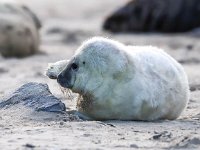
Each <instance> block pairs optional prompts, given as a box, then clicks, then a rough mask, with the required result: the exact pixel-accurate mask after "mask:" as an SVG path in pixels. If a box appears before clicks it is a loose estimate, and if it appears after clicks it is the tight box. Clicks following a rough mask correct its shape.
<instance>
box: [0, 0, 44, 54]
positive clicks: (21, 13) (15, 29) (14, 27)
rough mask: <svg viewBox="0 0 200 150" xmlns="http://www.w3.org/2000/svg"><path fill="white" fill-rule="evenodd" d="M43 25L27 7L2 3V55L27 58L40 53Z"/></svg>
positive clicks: (0, 40) (0, 20) (0, 7)
mask: <svg viewBox="0 0 200 150" xmlns="http://www.w3.org/2000/svg"><path fill="white" fill-rule="evenodd" d="M40 27H41V23H40V21H39V19H38V18H37V16H36V15H35V14H34V13H33V12H32V11H31V10H30V9H29V8H28V7H26V6H21V5H18V4H17V3H3V2H0V54H2V55H3V56H4V57H25V56H29V55H32V54H35V53H37V52H38V48H39V44H40V38H39V28H40Z"/></svg>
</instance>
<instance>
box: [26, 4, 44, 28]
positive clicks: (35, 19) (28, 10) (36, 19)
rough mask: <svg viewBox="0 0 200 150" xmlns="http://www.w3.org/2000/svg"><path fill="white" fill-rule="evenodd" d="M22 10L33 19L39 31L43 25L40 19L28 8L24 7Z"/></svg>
mask: <svg viewBox="0 0 200 150" xmlns="http://www.w3.org/2000/svg"><path fill="white" fill-rule="evenodd" d="M22 9H23V10H24V11H25V12H26V13H27V14H28V15H29V16H30V17H31V18H32V19H33V22H34V24H35V26H36V27H37V29H40V28H41V27H42V24H41V22H40V20H39V18H38V17H37V16H36V14H35V13H34V12H32V11H31V10H30V9H29V8H28V7H26V6H22Z"/></svg>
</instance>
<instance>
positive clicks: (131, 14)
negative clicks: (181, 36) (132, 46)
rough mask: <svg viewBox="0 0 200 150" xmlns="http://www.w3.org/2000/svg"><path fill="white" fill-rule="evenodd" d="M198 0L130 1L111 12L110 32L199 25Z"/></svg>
mask: <svg viewBox="0 0 200 150" xmlns="http://www.w3.org/2000/svg"><path fill="white" fill-rule="evenodd" d="M199 8H200V1H199V0H132V1H130V2H129V3H128V4H127V5H125V6H124V7H122V8H120V9H118V10H117V11H116V12H114V13H113V14H112V15H110V16H109V17H108V18H107V19H106V21H105V23H104V25H103V28H104V29H105V30H108V31H111V32H141V31H142V32H145V31H159V32H184V31H189V30H191V29H194V28H196V27H199V26H200V9H199Z"/></svg>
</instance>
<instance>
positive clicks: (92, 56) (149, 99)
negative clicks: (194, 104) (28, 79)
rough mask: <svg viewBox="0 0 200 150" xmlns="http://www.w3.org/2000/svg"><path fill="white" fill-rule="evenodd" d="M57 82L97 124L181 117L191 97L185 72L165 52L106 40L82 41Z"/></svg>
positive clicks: (78, 107)
mask: <svg viewBox="0 0 200 150" xmlns="http://www.w3.org/2000/svg"><path fill="white" fill-rule="evenodd" d="M57 81H58V83H59V84H60V85H61V86H62V87H65V88H69V89H71V90H72V91H73V92H76V93H79V94H80V95H81V97H82V98H80V99H79V100H78V102H77V109H78V111H79V112H80V113H82V114H84V115H86V116H89V117H90V118H92V119H96V120H109V119H120V120H146V121H150V120H158V119H176V118H177V117H179V115H180V114H181V112H182V111H183V110H184V108H185V107H186V104H187V102H188V99H189V86H188V80H187V76H186V74H185V72H184V69H183V68H182V66H181V65H180V64H179V63H178V62H177V61H176V60H174V59H173V58H172V57H171V56H169V55H168V54H166V53H165V52H164V51H163V50H160V49H158V48H156V47H151V46H125V45H123V44H121V43H119V42H116V41H113V40H109V39H105V38H97V37H96V38H92V39H90V40H88V41H86V42H85V43H83V45H82V46H81V47H80V48H79V49H78V50H77V52H76V54H75V55H74V57H73V58H72V59H71V60H70V61H69V63H68V64H67V65H66V68H65V69H64V70H63V71H62V72H61V73H60V74H59V75H58V78H57Z"/></svg>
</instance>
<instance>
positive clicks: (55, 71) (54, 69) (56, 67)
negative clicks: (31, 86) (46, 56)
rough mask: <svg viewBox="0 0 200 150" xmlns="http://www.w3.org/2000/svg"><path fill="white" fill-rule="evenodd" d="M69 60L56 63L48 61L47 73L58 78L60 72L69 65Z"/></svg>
mask: <svg viewBox="0 0 200 150" xmlns="http://www.w3.org/2000/svg"><path fill="white" fill-rule="evenodd" d="M68 62H69V61H68V60H60V61H57V62H55V63H48V67H47V69H46V71H45V75H46V76H48V77H49V78H50V79H57V77H58V75H59V73H60V72H61V71H62V70H63V69H64V68H65V67H66V66H67V64H68Z"/></svg>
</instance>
